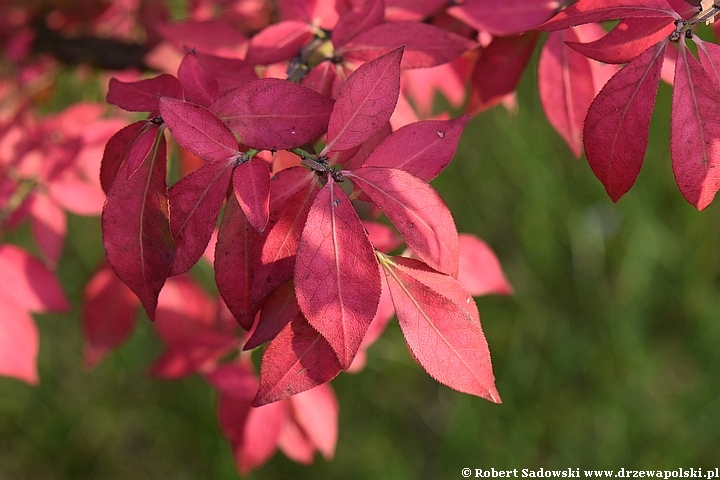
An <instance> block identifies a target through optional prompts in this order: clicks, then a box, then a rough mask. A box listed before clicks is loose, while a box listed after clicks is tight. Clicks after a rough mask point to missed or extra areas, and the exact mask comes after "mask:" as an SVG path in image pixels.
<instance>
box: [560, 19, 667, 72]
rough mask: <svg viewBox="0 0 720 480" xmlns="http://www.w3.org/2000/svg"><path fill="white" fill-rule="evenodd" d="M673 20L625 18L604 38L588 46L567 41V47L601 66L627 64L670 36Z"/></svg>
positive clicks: (576, 41)
mask: <svg viewBox="0 0 720 480" xmlns="http://www.w3.org/2000/svg"><path fill="white" fill-rule="evenodd" d="M674 28H675V25H674V24H673V21H672V18H669V17H661V18H626V19H624V20H622V21H621V22H620V23H618V24H617V25H616V26H615V28H613V29H612V30H611V31H610V32H609V33H608V34H607V35H605V36H604V37H602V38H600V39H598V40H595V41H594V42H590V43H579V41H578V40H569V39H568V40H566V41H567V44H568V46H569V47H571V48H572V49H573V50H575V51H577V52H580V53H582V54H583V55H585V56H586V57H589V58H592V59H594V60H597V61H598V62H604V63H618V64H619V63H627V62H629V61H630V60H632V59H633V58H635V57H637V56H638V55H639V54H641V53H642V52H644V51H645V50H647V49H648V48H650V47H652V46H653V45H655V44H656V43H658V42H660V41H662V40H663V39H665V38H667V37H668V35H670V32H672V31H673V29H674Z"/></svg>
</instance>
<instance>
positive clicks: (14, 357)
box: [0, 270, 40, 385]
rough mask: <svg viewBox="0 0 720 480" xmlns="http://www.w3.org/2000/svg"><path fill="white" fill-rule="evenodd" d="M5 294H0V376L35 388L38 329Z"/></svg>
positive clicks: (23, 311)
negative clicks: (14, 379) (20, 381)
mask: <svg viewBox="0 0 720 480" xmlns="http://www.w3.org/2000/svg"><path fill="white" fill-rule="evenodd" d="M3 273H4V270H3ZM6 295H7V292H5V293H2V294H0V375H1V376H5V377H12V378H16V379H18V380H22V381H23V382H26V383H29V384H30V385H37V384H38V382H39V381H40V379H39V378H38V372H37V364H36V360H37V354H38V349H39V344H40V335H39V334H38V329H37V326H36V325H35V322H34V321H33V319H32V317H31V316H30V314H29V313H28V312H27V310H26V309H25V308H24V307H23V306H21V305H19V304H18V303H16V302H15V301H13V299H12V297H6Z"/></svg>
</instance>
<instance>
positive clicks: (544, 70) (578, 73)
mask: <svg viewBox="0 0 720 480" xmlns="http://www.w3.org/2000/svg"><path fill="white" fill-rule="evenodd" d="M576 40H577V36H576V35H575V33H574V32H573V30H572V29H568V30H561V31H558V32H552V33H550V35H548V38H547V41H546V42H545V45H544V46H543V49H542V51H541V52H540V61H539V62H538V87H539V92H540V101H541V103H542V106H543V110H545V115H546V116H547V118H548V120H549V121H550V124H551V125H552V126H553V128H555V130H556V131H557V132H558V133H559V134H560V136H562V138H563V139H564V140H565V143H567V144H568V147H570V151H571V152H572V153H573V155H575V157H577V158H580V155H581V154H582V129H583V122H584V121H585V115H586V114H587V111H588V108H589V107H590V104H591V103H592V101H593V99H594V98H595V82H594V78H593V72H592V69H591V66H590V60H588V59H587V58H586V57H585V56H583V55H580V54H579V53H577V52H575V51H574V50H572V49H570V48H568V46H567V45H566V42H568V41H576Z"/></svg>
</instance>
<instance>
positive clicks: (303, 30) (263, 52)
mask: <svg viewBox="0 0 720 480" xmlns="http://www.w3.org/2000/svg"><path fill="white" fill-rule="evenodd" d="M312 39H313V32H312V26H311V25H310V24H308V23H305V22H300V21H297V20H286V21H283V22H278V23H275V24H273V25H269V26H267V27H265V28H263V29H262V30H260V31H259V32H258V33H257V34H256V35H255V36H253V37H252V39H251V40H250V46H249V47H248V53H247V57H246V61H247V62H248V63H249V64H251V65H269V64H271V63H277V62H282V61H283V60H289V59H291V58H293V57H294V56H296V55H298V53H299V52H300V49H301V48H302V47H303V46H305V45H306V44H308V43H310V41H311V40H312Z"/></svg>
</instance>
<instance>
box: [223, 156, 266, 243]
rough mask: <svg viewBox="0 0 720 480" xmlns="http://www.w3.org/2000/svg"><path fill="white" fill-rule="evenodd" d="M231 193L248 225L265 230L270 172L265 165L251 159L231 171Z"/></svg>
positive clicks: (257, 159) (262, 162) (261, 161)
mask: <svg viewBox="0 0 720 480" xmlns="http://www.w3.org/2000/svg"><path fill="white" fill-rule="evenodd" d="M232 184H233V191H234V192H235V198H237V200H238V202H239V203H240V207H241V208H242V210H243V212H244V213H245V216H246V217H247V219H248V222H250V225H252V226H253V227H255V229H256V230H257V231H258V232H261V233H262V231H263V230H265V227H266V226H267V223H268V216H269V215H270V170H268V167H267V163H266V162H265V161H264V160H260V159H259V158H257V157H255V158H251V159H250V160H248V161H247V162H244V163H241V164H240V165H238V166H237V167H235V170H234V171H233V177H232Z"/></svg>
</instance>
